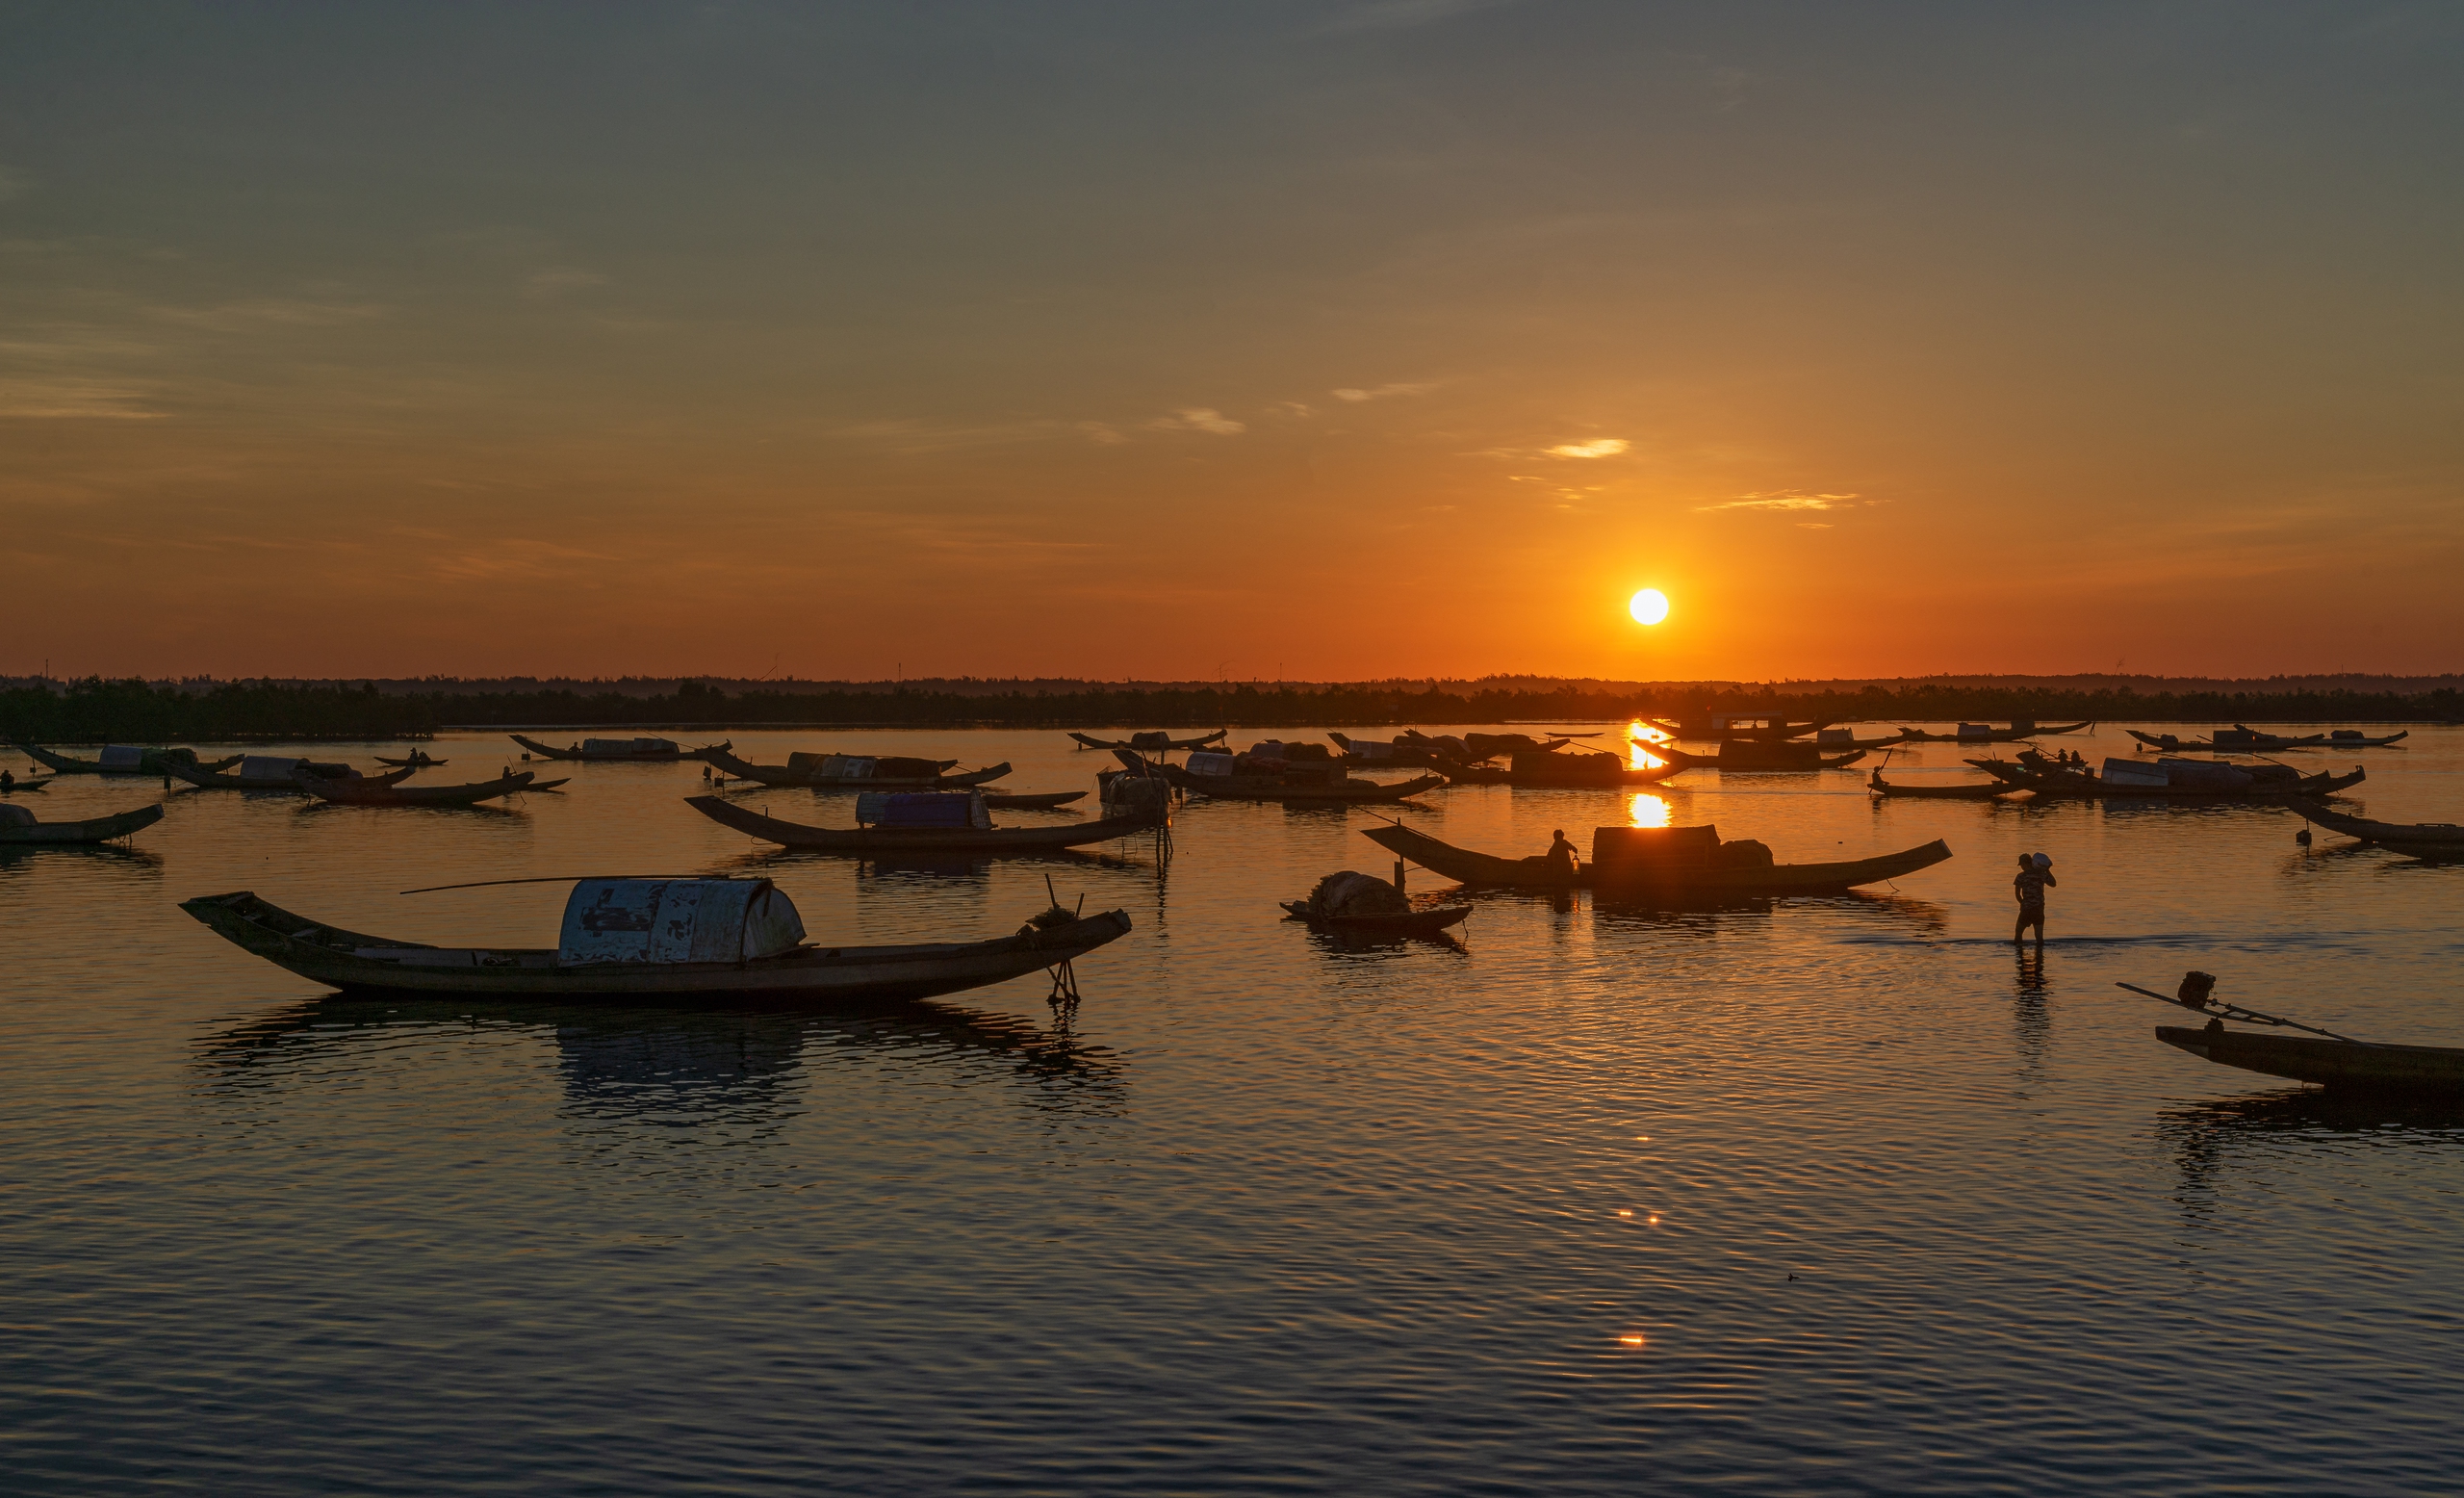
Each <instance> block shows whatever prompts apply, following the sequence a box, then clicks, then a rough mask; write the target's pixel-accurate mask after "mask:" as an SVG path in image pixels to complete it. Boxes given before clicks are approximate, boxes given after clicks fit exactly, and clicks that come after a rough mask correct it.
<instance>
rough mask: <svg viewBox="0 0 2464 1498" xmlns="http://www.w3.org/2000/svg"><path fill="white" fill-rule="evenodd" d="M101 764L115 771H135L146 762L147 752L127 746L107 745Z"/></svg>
mask: <svg viewBox="0 0 2464 1498" xmlns="http://www.w3.org/2000/svg"><path fill="white" fill-rule="evenodd" d="M101 762H102V763H103V764H104V765H105V766H106V767H108V768H111V769H115V770H119V769H135V768H136V767H137V766H139V765H141V764H143V763H144V762H145V751H144V750H142V749H132V748H130V747H129V746H128V745H126V744H105V745H103V756H102V761H101Z"/></svg>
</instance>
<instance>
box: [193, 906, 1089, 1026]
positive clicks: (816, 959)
mask: <svg viewBox="0 0 2464 1498" xmlns="http://www.w3.org/2000/svg"><path fill="white" fill-rule="evenodd" d="M180 909H182V910H184V911H186V912H188V913H189V914H190V915H191V916H192V917H195V918H196V919H197V920H199V921H201V922H203V923H204V924H205V925H206V926H207V927H208V928H209V929H211V930H212V931H213V932H214V933H215V934H216V935H218V936H219V937H221V938H223V939H224V940H225V941H227V942H230V943H232V944H234V945H236V946H239V947H241V948H243V949H244V950H246V951H249V952H253V953H255V954H256V955H257V956H259V957H262V958H264V959H265V960H266V961H268V962H269V963H272V964H273V965H274V966H275V967H277V968H281V969H285V970H286V971H290V972H295V973H297V974H298V975H299V976H301V977H303V978H308V979H310V980H312V981H314V982H318V983H322V984H326V985H328V986H330V987H333V988H337V989H342V990H345V991H347V992H367V993H383V994H443V995H462V996H469V997H501V998H563V999H579V998H646V997H661V998H676V997H684V996H688V995H702V996H710V997H720V998H727V999H737V1000H741V999H744V998H749V997H764V998H768V997H824V998H930V997H932V996H934V995H935V994H956V993H960V992H963V991H964V990H967V989H976V988H983V987H985V986H987V985H988V984H993V983H1001V982H1006V981H1007V980H1009V979H1011V978H1015V977H1022V976H1024V975H1026V974H1027V973H1031V972H1036V971H1039V970H1040V969H1050V968H1058V967H1060V966H1062V965H1063V964H1065V963H1067V962H1068V961H1070V960H1071V959H1072V958H1076V957H1083V956H1085V955H1086V954H1087V953H1089V952H1091V951H1093V950H1095V949H1096V948H1097V947H1099V946H1102V945H1104V944H1106V943H1110V942H1114V941H1117V940H1118V939H1119V938H1121V937H1122V936H1125V935H1127V934H1128V932H1129V916H1128V914H1127V913H1126V912H1123V911H1117V910H1114V911H1105V912H1103V913H1102V914H1100V915H1094V916H1089V917H1084V918H1070V919H1066V920H1062V919H1059V918H1055V919H1053V920H1052V921H1051V922H1050V923H1048V924H1047V923H1045V922H1044V920H1043V919H1042V917H1039V918H1038V919H1037V920H1035V921H1030V922H1029V923H1028V924H1027V925H1025V926H1023V927H1021V928H1020V929H1019V930H1018V932H1017V933H1016V934H1015V935H1013V936H1006V937H996V938H994V939H992V940H991V941H988V942H949V943H918V944H913V945H904V946H833V947H826V948H825V947H821V946H817V945H815V944H814V943H811V942H809V941H808V940H806V937H805V929H804V921H803V918H802V917H800V916H799V915H798V914H797V913H796V908H795V906H794V905H793V903H791V902H790V901H789V900H788V899H787V897H786V895H785V894H783V892H781V891H779V890H778V889H777V888H776V887H775V886H773V885H772V884H771V883H770V881H769V880H767V879H700V878H682V879H585V880H582V881H580V882H578V883H577V884H576V885H575V886H574V891H573V893H572V894H571V895H570V896H569V897H568V898H567V900H566V903H565V917H564V924H563V928H562V931H561V934H560V940H559V942H558V944H557V945H555V946H552V947H537V948H529V947H517V948H501V947H439V946H430V945H428V944H426V943H422V942H403V941H398V940H395V939H392V938H387V937H376V936H367V935H363V934H361V933H359V932H355V931H345V930H342V929H340V928H338V927H335V926H329V925H325V924H322V923H321V922H318V921H314V920H310V919H308V918H307V917H301V916H295V915H293V914H292V913H291V912H289V911H287V910H284V909H282V908H281V907H280V906H277V905H274V904H272V903H271V902H269V901H267V900H262V899H259V898H258V897H257V896H256V895H255V894H253V893H251V892H249V891H239V892H237V893H232V894H211V895H203V896H200V897H198V898H196V899H192V900H186V901H183V902H182V903H181V905H180Z"/></svg>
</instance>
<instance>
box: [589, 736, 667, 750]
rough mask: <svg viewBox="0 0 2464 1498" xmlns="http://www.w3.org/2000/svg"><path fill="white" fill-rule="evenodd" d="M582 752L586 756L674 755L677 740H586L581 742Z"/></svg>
mask: <svg viewBox="0 0 2464 1498" xmlns="http://www.w3.org/2000/svg"><path fill="white" fill-rule="evenodd" d="M581 752H582V753H584V754H674V753H675V752H676V740H675V739H673V738H585V739H583V740H582V741H581Z"/></svg>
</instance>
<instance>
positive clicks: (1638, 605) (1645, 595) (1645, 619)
mask: <svg viewBox="0 0 2464 1498" xmlns="http://www.w3.org/2000/svg"><path fill="white" fill-rule="evenodd" d="M1626 607H1627V608H1628V609H1629V610H1630V612H1631V613H1632V614H1633V616H1634V622H1635V623H1636V624H1657V623H1659V622H1660V621H1661V620H1662V619H1665V618H1667V617H1668V595H1667V594H1665V593H1663V592H1661V591H1660V590H1659V589H1657V588H1645V589H1643V590H1642V591H1641V592H1639V593H1637V594H1635V595H1634V600H1633V602H1632V603H1630V604H1628V605H1627V606H1626Z"/></svg>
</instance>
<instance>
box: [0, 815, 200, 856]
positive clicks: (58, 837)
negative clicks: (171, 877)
mask: <svg viewBox="0 0 2464 1498" xmlns="http://www.w3.org/2000/svg"><path fill="white" fill-rule="evenodd" d="M162 819H163V809H162V807H160V806H141V807H139V808H138V809H137V810H135V811H133V812H118V813H115V814H112V815H110V816H97V817H93V818H91V819H90V820H87V821H82V822H37V823H35V824H34V825H33V826H32V827H0V847H26V846H51V847H60V846H63V845H66V844H72V843H80V842H109V841H111V840H112V839H115V838H125V837H127V836H128V835H129V834H131V833H133V832H136V831H138V830H139V829H141V828H145V827H151V826H153V825H154V824H155V823H156V822H159V821H161V820H162Z"/></svg>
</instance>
